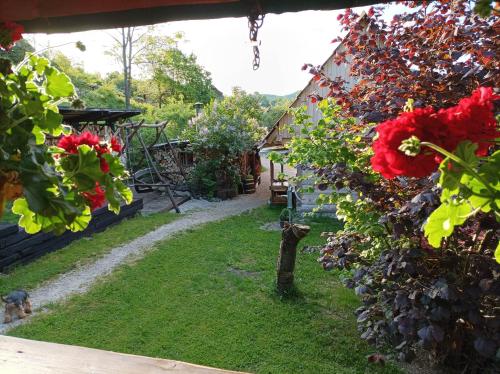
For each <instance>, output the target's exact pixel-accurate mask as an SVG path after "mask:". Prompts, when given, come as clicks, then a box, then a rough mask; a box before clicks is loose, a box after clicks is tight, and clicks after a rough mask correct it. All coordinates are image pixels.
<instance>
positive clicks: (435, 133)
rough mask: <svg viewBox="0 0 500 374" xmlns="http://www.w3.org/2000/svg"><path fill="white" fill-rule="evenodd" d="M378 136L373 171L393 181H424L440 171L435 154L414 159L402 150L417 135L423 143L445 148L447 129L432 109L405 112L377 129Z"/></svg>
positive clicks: (375, 143)
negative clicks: (414, 178) (431, 174)
mask: <svg viewBox="0 0 500 374" xmlns="http://www.w3.org/2000/svg"><path fill="white" fill-rule="evenodd" d="M377 134H378V139H377V140H375V142H374V143H373V150H374V151H375V155H374V156H373V157H372V159H371V163H372V167H373V170H375V171H378V172H379V173H381V174H382V175H383V176H384V177H386V178H389V179H391V178H394V177H396V176H398V175H406V176H410V177H417V178H421V177H424V176H426V175H429V174H430V173H432V172H433V171H434V170H436V168H437V163H436V161H435V156H436V154H435V153H432V152H424V153H420V154H418V155H417V156H416V157H411V156H407V155H405V154H404V153H403V152H401V151H400V150H399V149H398V148H399V146H400V145H401V143H402V142H403V140H406V139H408V138H410V137H411V136H412V135H414V136H416V137H417V138H419V139H420V140H421V141H428V142H432V143H435V144H438V145H441V146H443V144H442V143H443V142H442V141H441V140H442V139H446V136H447V133H446V129H445V128H443V126H441V124H440V123H439V121H438V120H437V118H436V116H435V112H434V109H432V108H430V107H429V108H425V109H415V110H414V111H413V112H405V113H403V114H401V115H400V116H399V117H398V118H396V119H393V120H388V121H385V122H383V123H381V124H380V125H378V126H377Z"/></svg>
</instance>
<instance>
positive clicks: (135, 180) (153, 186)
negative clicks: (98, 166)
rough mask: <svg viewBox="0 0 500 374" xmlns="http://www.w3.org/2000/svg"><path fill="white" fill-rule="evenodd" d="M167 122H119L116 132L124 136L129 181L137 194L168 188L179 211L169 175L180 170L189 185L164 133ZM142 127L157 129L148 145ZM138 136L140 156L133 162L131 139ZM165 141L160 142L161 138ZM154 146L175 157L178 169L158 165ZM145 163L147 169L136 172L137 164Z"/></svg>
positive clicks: (178, 211) (174, 205) (169, 194)
mask: <svg viewBox="0 0 500 374" xmlns="http://www.w3.org/2000/svg"><path fill="white" fill-rule="evenodd" d="M167 125H168V122H166V121H165V122H161V123H158V124H146V123H144V120H142V121H140V122H138V123H133V122H131V123H125V124H121V125H118V128H117V132H120V133H121V135H122V138H123V139H124V146H123V148H124V150H123V152H124V155H125V157H126V160H125V162H126V165H127V169H128V170H129V173H130V183H129V186H130V187H133V188H134V189H135V191H136V192H137V193H145V192H151V191H160V190H165V192H166V193H167V195H168V197H169V199H170V201H171V203H172V206H173V208H174V209H175V211H176V212H177V213H180V210H179V206H178V204H177V201H176V200H175V196H174V193H173V190H176V189H177V188H176V187H177V186H175V185H174V184H173V183H172V182H171V181H169V178H168V174H171V173H178V174H179V176H180V179H181V180H182V181H183V182H184V184H185V185H186V186H187V178H186V174H185V172H184V169H183V167H182V165H181V163H180V162H179V160H178V157H177V155H176V153H175V151H174V149H173V147H172V144H171V143H170V141H169V139H168V137H167V134H166V133H165V128H166V127H167ZM142 129H154V133H155V135H154V139H153V141H152V142H149V144H147V143H146V141H145V140H144V137H143V135H142V133H141V130H142ZM134 139H136V140H137V141H138V143H139V146H140V154H141V156H140V158H139V159H138V161H137V162H134V152H133V151H132V147H131V144H132V141H133V140H134ZM160 140H161V141H162V142H161V143H158V141H160ZM153 147H160V148H162V149H163V151H164V152H165V153H166V154H168V155H170V156H171V157H172V160H173V161H174V163H175V165H176V166H177V169H178V172H175V171H167V170H162V169H163V168H162V167H161V166H160V165H159V164H158V162H157V161H156V160H155V158H154V157H153V155H152V153H151V151H152V148H153ZM144 161H145V162H146V167H145V168H140V169H138V170H137V171H134V166H135V165H136V166H138V167H141V166H142V164H143V162H144ZM184 191H187V193H188V195H189V198H190V197H191V192H190V191H189V189H184Z"/></svg>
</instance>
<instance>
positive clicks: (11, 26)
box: [0, 22, 24, 50]
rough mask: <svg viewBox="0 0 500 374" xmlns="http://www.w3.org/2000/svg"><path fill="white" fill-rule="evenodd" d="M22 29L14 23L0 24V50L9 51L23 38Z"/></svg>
mask: <svg viewBox="0 0 500 374" xmlns="http://www.w3.org/2000/svg"><path fill="white" fill-rule="evenodd" d="M23 32H24V27H23V26H22V25H19V24H17V23H15V22H3V23H0V48H2V49H5V50H9V49H11V48H12V47H13V46H14V43H15V42H17V41H18V40H21V39H22V38H23V35H22V33H23Z"/></svg>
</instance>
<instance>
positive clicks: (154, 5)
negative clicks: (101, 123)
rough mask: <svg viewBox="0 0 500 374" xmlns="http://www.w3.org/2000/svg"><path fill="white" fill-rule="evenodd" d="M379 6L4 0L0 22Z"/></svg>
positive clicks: (101, 23)
mask: <svg viewBox="0 0 500 374" xmlns="http://www.w3.org/2000/svg"><path fill="white" fill-rule="evenodd" d="M379 2H381V0H337V1H332V0H308V1H304V0H287V1H284V0H259V1H257V0H204V1H201V0H200V1H169V0H163V1H160V0H149V1H145V0H128V1H123V0H122V1H118V0H114V1H113V2H110V1H102V0H87V1H85V2H82V1H72V2H69V1H63V0H43V1H42V0H23V1H21V2H19V1H17V2H16V1H12V0H0V9H2V12H0V21H15V22H18V23H21V24H22V25H23V26H24V27H25V30H26V32H28V33H34V32H44V33H56V32H58V33H60V32H75V31H85V30H95V29H106V28H116V27H126V26H141V25H151V24H155V23H161V22H170V21H181V20H192V19H211V18H224V17H246V16H248V15H249V14H250V12H251V9H253V8H254V7H255V6H256V5H255V4H259V5H260V7H261V8H262V11H263V12H264V13H266V14H267V13H275V14H280V13H284V12H300V11H303V10H331V9H343V8H353V7H358V6H366V5H372V4H376V3H379ZM108 3H113V4H114V5H109V4H108ZM124 4H125V5H124ZM62 8H64V9H63V10H64V11H62V10H61V9H62Z"/></svg>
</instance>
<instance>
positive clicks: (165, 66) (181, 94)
mask: <svg viewBox="0 0 500 374" xmlns="http://www.w3.org/2000/svg"><path fill="white" fill-rule="evenodd" d="M181 40H182V34H180V33H178V34H176V35H174V36H173V37H170V36H166V37H165V36H164V37H160V36H150V37H148V38H147V40H146V41H145V51H144V53H143V54H142V56H141V59H140V62H139V63H140V64H141V65H142V66H144V68H145V70H146V71H147V73H148V75H149V79H150V82H151V84H150V85H148V86H147V87H144V91H143V92H144V94H146V95H149V96H150V97H152V98H153V99H154V100H155V101H156V103H157V105H158V106H159V107H161V106H162V105H163V103H164V102H165V101H166V100H167V98H168V97H172V96H173V97H176V98H182V99H183V100H185V101H186V102H190V103H195V102H202V103H204V104H206V103H208V102H210V100H211V99H214V98H217V97H219V96H220V94H219V93H218V91H217V90H216V89H215V87H213V85H212V79H211V78H210V73H209V72H207V71H206V70H205V69H203V67H201V66H200V65H199V64H198V62H197V60H196V56H195V55H193V54H190V55H186V54H185V53H184V52H182V51H181V50H180V49H179V47H178V43H179V41H181ZM152 87H154V91H153V92H152V90H151V88H152Z"/></svg>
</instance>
